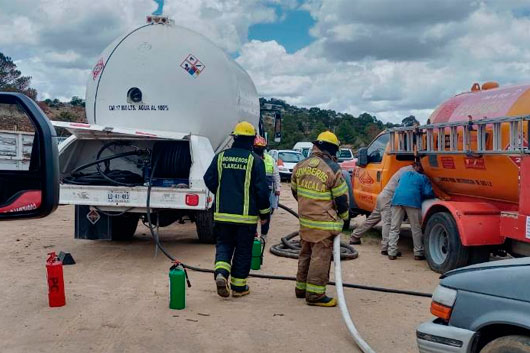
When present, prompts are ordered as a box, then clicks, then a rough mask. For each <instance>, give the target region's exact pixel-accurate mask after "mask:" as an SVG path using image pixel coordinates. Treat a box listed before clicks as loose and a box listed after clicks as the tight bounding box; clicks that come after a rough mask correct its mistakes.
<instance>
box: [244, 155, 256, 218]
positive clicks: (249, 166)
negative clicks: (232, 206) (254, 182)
mask: <svg viewBox="0 0 530 353" xmlns="http://www.w3.org/2000/svg"><path fill="white" fill-rule="evenodd" d="M253 165H254V156H252V154H251V155H249V156H248V161H247V170H246V173H245V196H244V197H245V199H244V204H243V216H248V208H249V204H250V179H251V178H252V166H253Z"/></svg>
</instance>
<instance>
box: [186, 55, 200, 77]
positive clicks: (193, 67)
mask: <svg viewBox="0 0 530 353" xmlns="http://www.w3.org/2000/svg"><path fill="white" fill-rule="evenodd" d="M180 67H181V68H183V69H184V71H186V72H187V73H189V74H190V75H191V76H193V77H194V78H197V77H199V75H200V74H201V73H202V72H203V70H204V69H205V66H204V64H203V63H202V62H201V61H200V60H199V59H198V58H197V57H196V56H195V55H193V54H190V55H188V56H187V57H186V59H184V61H183V62H182V64H180Z"/></svg>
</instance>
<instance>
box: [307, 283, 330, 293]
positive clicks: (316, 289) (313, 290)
mask: <svg viewBox="0 0 530 353" xmlns="http://www.w3.org/2000/svg"><path fill="white" fill-rule="evenodd" d="M306 291H308V292H311V293H316V294H324V293H326V286H317V285H316V284H311V283H308V284H307V286H306Z"/></svg>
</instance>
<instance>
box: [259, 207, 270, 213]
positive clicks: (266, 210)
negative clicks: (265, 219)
mask: <svg viewBox="0 0 530 353" xmlns="http://www.w3.org/2000/svg"><path fill="white" fill-rule="evenodd" d="M259 213H260V214H269V213H271V208H270V207H269V208H264V209H263V210H259Z"/></svg>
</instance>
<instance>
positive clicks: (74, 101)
mask: <svg viewBox="0 0 530 353" xmlns="http://www.w3.org/2000/svg"><path fill="white" fill-rule="evenodd" d="M70 105H72V106H74V107H84V106H85V100H84V99H81V98H79V97H78V96H73V97H72V99H71V100H70Z"/></svg>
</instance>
